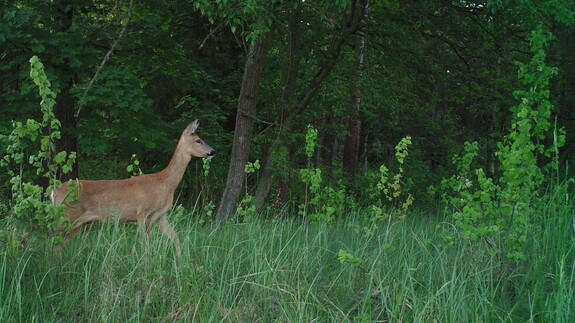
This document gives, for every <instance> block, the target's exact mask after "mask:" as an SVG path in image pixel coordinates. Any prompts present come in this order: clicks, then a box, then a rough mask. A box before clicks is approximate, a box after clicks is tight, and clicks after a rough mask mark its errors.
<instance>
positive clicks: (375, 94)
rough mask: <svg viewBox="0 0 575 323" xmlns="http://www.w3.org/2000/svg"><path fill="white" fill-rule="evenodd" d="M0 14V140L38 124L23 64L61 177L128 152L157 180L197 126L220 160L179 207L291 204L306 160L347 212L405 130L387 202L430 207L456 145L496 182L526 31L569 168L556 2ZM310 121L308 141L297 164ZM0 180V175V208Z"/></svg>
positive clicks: (571, 111) (191, 180) (182, 5)
mask: <svg viewBox="0 0 575 323" xmlns="http://www.w3.org/2000/svg"><path fill="white" fill-rule="evenodd" d="M0 5H1V6H0V17H1V19H2V20H1V21H0V62H1V64H0V133H2V134H8V133H9V132H10V131H11V129H12V123H11V122H12V121H25V120H26V119H28V118H39V117H40V116H41V114H40V110H39V108H38V102H39V98H38V95H37V88H36V87H35V86H34V84H33V83H32V82H31V80H30V78H29V62H28V61H29V59H30V57H32V56H33V55H37V56H38V57H40V59H41V60H42V61H43V63H44V64H45V66H46V71H47V74H48V78H49V79H50V80H51V82H52V87H53V90H55V91H56V92H57V94H58V96H57V99H56V100H57V105H56V108H55V113H56V116H57V117H58V118H59V119H60V120H61V122H62V138H61V140H60V141H59V142H58V148H59V149H61V150H66V151H76V152H77V153H78V158H77V163H76V164H75V168H74V170H73V171H72V172H71V173H70V174H67V175H65V176H63V178H62V179H66V177H68V178H81V179H118V178H126V177H129V176H130V174H129V172H127V171H126V167H127V165H128V164H129V163H131V158H132V156H133V155H134V154H135V155H136V158H137V159H138V160H139V162H140V164H139V165H140V167H141V168H142V170H143V171H144V172H145V173H150V172H155V171H159V170H161V169H162V168H164V167H165V166H166V165H167V163H168V161H169V159H170V157H171V154H172V153H173V150H174V148H175V145H176V143H177V138H178V137H179V135H180V133H181V131H182V130H183V129H184V128H185V126H186V125H187V124H188V123H189V122H191V121H193V120H194V119H199V120H200V128H199V130H198V133H199V134H200V135H201V136H202V138H203V139H204V140H205V141H206V142H207V143H209V144H210V145H211V146H212V147H213V148H214V149H215V150H216V151H217V153H218V155H217V156H216V157H215V158H214V159H212V160H211V162H210V173H209V174H208V176H203V175H202V174H203V171H202V161H201V160H200V159H197V160H194V161H193V162H192V164H191V165H190V167H189V171H188V172H187V173H186V175H185V177H184V180H183V186H182V189H181V191H180V192H179V203H181V204H183V205H184V206H189V205H191V204H194V203H195V202H196V201H197V200H198V198H199V197H200V195H201V197H202V199H201V201H202V203H205V201H212V203H215V205H219V207H218V209H217V210H216V211H217V212H216V215H217V216H218V218H220V219H223V220H225V219H227V217H228V216H229V214H230V212H232V211H234V210H235V209H236V207H237V204H238V203H239V200H240V199H241V197H242V196H243V195H244V194H246V193H247V194H250V195H253V196H254V199H253V203H254V205H256V206H257V208H258V209H263V208H265V207H270V206H276V205H286V204H288V205H289V203H290V202H291V203H296V204H297V203H301V201H302V199H303V195H304V194H305V191H306V187H305V184H304V183H303V182H302V180H301V179H300V173H299V170H300V169H301V168H305V167H310V166H311V167H316V168H319V169H321V170H322V176H323V185H330V186H334V187H344V189H345V192H346V194H347V195H348V196H349V197H350V198H351V199H354V200H355V201H360V202H361V201H362V198H363V197H364V195H365V194H366V193H365V188H366V187H367V186H370V185H371V186H373V185H374V184H373V181H372V180H373V178H377V176H378V173H377V172H378V169H379V167H380V165H382V164H386V165H393V164H394V163H397V161H396V158H395V149H394V147H395V145H396V144H397V143H398V142H399V141H400V140H401V139H402V138H403V137H405V136H411V138H412V142H413V144H412V146H411V147H409V157H408V160H407V161H406V163H405V165H404V175H403V176H404V178H405V179H406V182H405V184H404V188H403V192H408V193H409V194H411V195H412V196H413V197H414V201H415V202H414V203H415V205H420V206H424V207H428V206H430V205H434V204H435V203H436V202H438V200H439V198H438V194H435V195H434V194H430V189H429V188H430V187H432V188H437V189H439V187H440V183H441V180H442V179H444V178H448V177H450V176H452V175H453V174H455V173H456V168H455V166H454V165H453V163H452V159H453V156H454V155H456V154H461V153H462V152H463V143H464V142H466V141H471V142H474V141H475V142H477V143H478V147H479V153H478V158H476V159H475V163H476V167H478V168H482V169H484V171H485V173H486V174H487V176H488V177H492V178H497V177H498V176H499V173H498V172H499V167H500V165H499V161H498V159H497V156H496V151H497V143H498V142H500V141H502V139H503V137H504V136H505V135H506V134H507V133H508V132H509V130H510V127H511V120H512V118H513V113H512V109H511V108H512V107H513V106H516V105H517V103H518V101H519V99H518V98H516V97H515V96H514V91H515V90H516V89H519V88H521V86H522V85H521V84H520V83H519V81H518V77H517V75H518V65H517V62H523V63H526V62H529V61H530V59H531V56H532V54H531V53H530V41H529V39H530V35H531V32H532V31H533V30H535V29H536V28H543V29H544V30H545V31H548V32H551V33H552V34H553V39H552V40H551V41H550V42H549V44H548V46H547V48H546V52H547V55H548V56H547V64H548V65H550V66H554V67H557V74H556V75H555V76H554V77H553V79H552V81H551V82H552V83H551V85H550V90H551V92H550V93H551V94H550V99H551V102H552V103H553V104H554V108H553V110H552V116H551V118H550V120H551V123H552V125H553V126H552V128H553V129H560V128H564V129H566V140H565V145H564V146H563V147H561V148H560V162H561V165H562V166H561V167H560V169H565V165H568V164H569V162H570V161H572V160H573V159H574V157H575V155H574V150H573V146H574V144H575V139H574V136H575V132H573V131H572V129H574V128H575V106H574V96H573V95H572V93H574V91H575V79H574V78H575V64H574V63H575V55H573V54H574V49H575V32H574V29H573V26H572V21H573V15H572V10H573V7H574V5H573V2H571V1H547V0H546V1H541V0H513V1H464V0H460V1H445V0H423V1H393V0H389V1H369V2H368V1H367V0H355V1H277V0H276V1H257V0H248V1H215V2H212V1H180V0H174V1H156V0H142V1H84V0H55V1H36V0H33V1H5V0H4V1H1V2H0ZM105 58H107V59H108V60H105ZM103 60H105V64H104V65H103V66H102V65H101V64H102V62H103ZM96 73H97V77H96V78H95V79H94V81H93V82H91V81H92V79H93V78H94V76H95V74H96ZM308 125H311V126H313V127H314V128H316V129H317V130H318V139H317V141H318V146H317V149H316V151H315V153H314V155H313V157H312V158H311V159H309V160H308V158H307V157H306V155H305V146H306V141H305V134H306V127H307V126H308ZM553 129H550V130H549V131H550V132H549V133H552V132H553ZM239 136H242V137H243V138H247V144H245V143H244V146H240V145H239V143H237V142H236V141H235V138H236V139H237V137H239ZM552 138H553V136H552V135H550V136H547V139H545V140H547V141H551V140H552ZM4 144H5V143H3V145H4ZM0 148H2V149H0V151H4V147H0ZM540 157H542V158H541V160H540V163H541V165H543V164H544V163H546V162H547V161H546V159H545V157H544V156H540ZM256 160H258V161H259V163H260V164H261V168H259V169H258V170H257V171H256V174H255V175H250V176H249V177H247V178H246V175H245V174H244V173H243V171H241V170H243V169H244V166H245V164H246V163H247V162H254V161H256ZM132 161H133V160H132ZM8 180H9V179H8V178H7V175H5V174H0V183H2V186H1V189H2V191H1V192H2V193H1V195H0V197H1V198H2V199H3V200H7V199H9V197H10V194H11V193H10V185H9V183H8ZM431 191H435V189H433V190H431ZM221 201H223V203H220V202H221Z"/></svg>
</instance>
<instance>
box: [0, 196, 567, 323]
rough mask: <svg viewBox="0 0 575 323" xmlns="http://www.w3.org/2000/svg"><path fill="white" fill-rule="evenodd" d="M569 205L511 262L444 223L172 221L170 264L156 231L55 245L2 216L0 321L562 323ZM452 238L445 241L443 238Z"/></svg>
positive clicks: (554, 211)
mask: <svg viewBox="0 0 575 323" xmlns="http://www.w3.org/2000/svg"><path fill="white" fill-rule="evenodd" d="M571 210H572V208H571V207H570V205H569V203H566V205H564V206H559V207H558V206H556V205H549V206H548V207H546V208H545V212H544V213H545V214H543V215H542V217H543V222H542V223H543V225H542V226H541V227H538V228H535V227H532V228H531V229H530V232H529V236H530V238H529V241H528V242H527V247H526V248H527V250H526V256H527V259H526V260H525V261H523V262H520V263H516V262H511V261H509V260H507V259H505V258H504V257H501V256H498V255H492V253H491V252H489V248H490V243H489V241H480V242H477V243H470V242H468V241H464V240H458V239H455V240H449V239H446V233H449V231H450V230H451V231H452V230H455V229H454V228H453V226H452V225H451V224H450V221H449V219H448V218H444V217H443V216H438V215H436V214H428V213H424V212H421V211H419V212H418V211H413V212H412V213H410V214H409V215H408V216H407V217H405V218H403V219H401V218H398V217H395V216H393V214H392V216H391V217H390V218H389V219H388V220H386V221H380V222H379V223H373V222H370V221H368V220H367V219H365V218H364V216H363V214H364V211H363V210H361V209H358V210H356V211H354V212H352V213H351V214H349V215H348V216H347V217H345V218H341V219H339V220H337V221H336V223H334V224H331V225H330V224H325V223H305V222H304V221H302V220H301V219H300V218H294V217H290V216H289V212H287V211H284V213H282V214H281V216H278V217H277V219H270V218H269V215H268V216H267V217H262V218H260V219H254V220H252V221H250V222H247V223H231V222H230V223H227V224H225V225H222V226H219V225H216V224H212V223H210V222H206V221H205V220H204V217H203V216H201V215H197V214H193V213H187V214H184V216H178V217H176V216H173V218H175V219H172V220H177V221H176V223H175V229H176V231H177V232H178V234H179V236H180V238H181V239H182V249H183V255H182V257H181V258H180V259H178V258H177V257H176V255H175V252H174V250H173V245H172V243H171V241H169V240H168V239H166V238H165V237H164V236H162V235H161V234H160V233H159V232H158V230H157V229H153V230H152V234H151V235H150V236H149V238H148V239H143V238H142V237H141V236H140V234H139V230H137V227H136V226H135V225H113V224H108V225H93V226H92V227H91V228H90V229H89V230H88V231H86V232H84V233H82V234H81V235H79V236H78V237H77V238H76V239H74V240H73V241H72V242H70V243H69V244H67V245H64V246H57V247H54V246H52V245H50V244H49V243H47V242H46V241H47V240H46V239H43V238H40V237H38V236H36V235H35V234H34V233H33V232H32V233H30V234H29V235H28V236H27V237H26V238H25V242H23V241H22V230H21V226H20V225H19V224H18V223H17V222H14V221H13V220H10V218H5V219H4V220H3V222H2V228H3V229H2V230H0V232H2V236H1V237H0V262H1V264H0V321H2V322H81V321H102V322H141V321H145V322H150V321H153V322H176V321H181V322H183V321H187V322H212V321H215V322H222V321H223V322H247V321H251V322H271V321H279V322H328V321H332V322H351V321H353V322H498V321H501V322H530V321H531V322H572V321H574V320H575V272H574V263H573V259H574V250H573V246H574V229H575V227H574V226H573V218H572V216H573V214H572V212H571ZM452 233H453V232H452Z"/></svg>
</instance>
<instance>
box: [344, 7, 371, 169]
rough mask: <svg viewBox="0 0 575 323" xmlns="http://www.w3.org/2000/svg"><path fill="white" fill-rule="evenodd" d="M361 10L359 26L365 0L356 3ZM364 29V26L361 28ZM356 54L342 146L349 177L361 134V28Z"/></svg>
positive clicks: (363, 12)
mask: <svg viewBox="0 0 575 323" xmlns="http://www.w3.org/2000/svg"><path fill="white" fill-rule="evenodd" d="M357 5H358V6H360V8H359V10H361V26H362V27H365V25H366V24H367V11H368V3H367V0H362V1H359V2H358V3H357ZM362 29H365V28H362ZM356 37H357V44H356V55H357V63H356V68H355V75H354V84H353V93H352V99H351V101H352V104H353V111H352V114H351V117H350V120H349V122H348V125H347V131H348V135H347V137H346V139H345V143H344V146H343V158H342V162H343V170H344V171H345V172H346V173H347V174H348V175H349V177H350V178H351V179H353V178H354V177H355V170H356V167H357V166H356V164H357V155H358V151H359V141H360V138H359V137H360V135H361V129H360V125H361V123H360V119H359V111H360V110H361V95H360V92H361V73H362V70H363V61H364V56H365V31H364V30H362V32H360V33H359V34H358V35H357V36H356Z"/></svg>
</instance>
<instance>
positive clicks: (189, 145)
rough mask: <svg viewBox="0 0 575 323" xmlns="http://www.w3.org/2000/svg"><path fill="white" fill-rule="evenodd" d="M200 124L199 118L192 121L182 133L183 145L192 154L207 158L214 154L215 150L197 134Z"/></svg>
mask: <svg viewBox="0 0 575 323" xmlns="http://www.w3.org/2000/svg"><path fill="white" fill-rule="evenodd" d="M199 125H200V122H199V121H198V120H194V122H192V123H190V124H189V125H188V126H187V127H186V130H184V132H183V133H182V137H181V138H180V140H181V141H183V145H182V147H183V148H184V150H185V152H186V153H187V154H189V155H190V156H195V157H200V158H205V157H210V156H213V155H214V150H213V149H212V147H210V146H209V145H208V144H206V143H205V142H204V141H203V140H202V138H200V136H198V135H197V134H196V129H197V128H198V126H199Z"/></svg>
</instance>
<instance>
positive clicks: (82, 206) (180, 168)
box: [51, 120, 213, 256]
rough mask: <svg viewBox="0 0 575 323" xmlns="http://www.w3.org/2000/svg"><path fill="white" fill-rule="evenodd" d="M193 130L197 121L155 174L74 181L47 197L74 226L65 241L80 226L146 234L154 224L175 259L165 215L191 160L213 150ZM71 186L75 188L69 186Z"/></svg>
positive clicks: (176, 241)
mask: <svg viewBox="0 0 575 323" xmlns="http://www.w3.org/2000/svg"><path fill="white" fill-rule="evenodd" d="M197 127H198V121H197V120H196V121H194V122H193V123H191V124H190V125H188V127H187V128H186V130H184V132H183V133H182V136H181V137H180V141H179V142H178V146H177V147H176V151H175V152H174V155H173V156H172V159H171V161H170V164H169V165H168V166H167V167H166V168H165V169H164V170H162V171H161V172H159V173H155V174H146V175H141V176H137V177H133V178H130V179H123V180H111V181H106V180H102V181H85V180H74V181H70V182H67V183H66V184H64V185H62V186H61V187H60V188H59V189H58V190H57V192H56V194H54V193H53V194H52V196H51V197H52V201H54V198H55V199H56V204H58V205H59V204H62V203H64V204H66V207H67V209H66V212H67V215H66V218H68V219H69V220H70V222H71V223H72V225H73V226H74V229H73V230H72V232H70V233H68V234H67V235H66V239H67V240H68V239H70V238H72V237H74V236H75V235H76V234H78V232H79V231H80V229H81V228H82V226H83V225H85V224H87V223H90V222H93V221H102V222H107V221H115V220H116V219H118V220H119V221H120V222H130V221H137V222H138V223H139V224H140V227H141V228H142V229H144V230H145V233H146V234H148V233H149V231H150V228H151V226H152V224H154V223H158V227H159V229H160V231H161V232H162V233H163V234H165V235H166V236H168V237H170V238H171V239H172V240H173V242H174V246H175V248H176V252H177V254H178V256H179V255H180V254H181V248H180V239H179V238H178V236H177V234H176V232H175V231H174V229H173V228H172V226H171V225H170V224H169V223H168V220H167V216H166V215H167V213H168V211H169V210H170V209H171V208H172V204H173V201H174V192H175V190H176V188H177V186H178V184H180V181H181V180H182V176H184V172H185V171H186V167H187V166H188V163H189V162H190V159H191V157H192V156H195V157H208V156H212V155H213V149H212V148H211V147H210V146H208V145H207V144H206V143H205V142H204V141H203V140H201V139H200V137H199V136H198V135H196V134H195V130H196V128H197ZM71 182H73V183H75V184H73V185H70V183H71ZM68 185H70V187H75V188H76V189H75V190H76V191H75V192H69V191H68ZM70 199H73V201H69V200H70ZM64 200H65V201H64Z"/></svg>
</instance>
